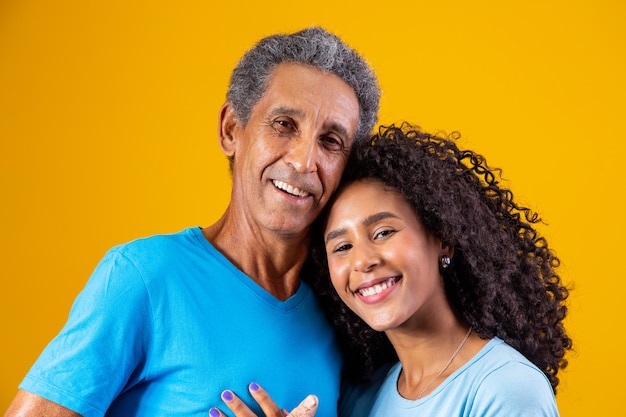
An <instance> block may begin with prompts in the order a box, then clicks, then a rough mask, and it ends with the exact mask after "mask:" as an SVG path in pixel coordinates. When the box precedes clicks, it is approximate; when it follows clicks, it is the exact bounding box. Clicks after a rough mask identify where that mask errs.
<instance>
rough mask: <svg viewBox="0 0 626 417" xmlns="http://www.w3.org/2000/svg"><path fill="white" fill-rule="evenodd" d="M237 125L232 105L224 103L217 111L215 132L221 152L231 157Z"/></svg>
mask: <svg viewBox="0 0 626 417" xmlns="http://www.w3.org/2000/svg"><path fill="white" fill-rule="evenodd" d="M239 125H240V121H239V118H238V117H237V115H236V114H235V110H234V109H233V106H232V105H231V104H230V103H229V102H226V103H224V105H223V106H222V108H221V109H220V113H219V123H218V125H217V126H218V128H217V129H218V132H217V134H218V138H219V142H220V148H221V149H222V152H224V154H225V155H226V156H228V157H229V158H231V159H232V158H233V157H234V156H235V147H236V146H235V145H236V136H237V135H236V130H237V127H238V126H239Z"/></svg>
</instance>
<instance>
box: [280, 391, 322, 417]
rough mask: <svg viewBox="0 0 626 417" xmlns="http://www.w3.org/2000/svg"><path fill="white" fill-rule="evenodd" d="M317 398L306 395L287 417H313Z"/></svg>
mask: <svg viewBox="0 0 626 417" xmlns="http://www.w3.org/2000/svg"><path fill="white" fill-rule="evenodd" d="M317 405H318V403H317V397H316V396H315V395H312V394H311V395H308V396H307V397H306V398H305V399H304V400H302V402H301V403H300V404H298V406H297V407H296V408H294V409H293V410H291V413H289V415H288V416H287V417H313V416H314V415H315V412H316V411H317Z"/></svg>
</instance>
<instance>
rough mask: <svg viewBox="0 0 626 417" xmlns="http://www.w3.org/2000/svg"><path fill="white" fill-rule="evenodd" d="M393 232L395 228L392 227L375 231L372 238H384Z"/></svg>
mask: <svg viewBox="0 0 626 417" xmlns="http://www.w3.org/2000/svg"><path fill="white" fill-rule="evenodd" d="M394 232H395V230H393V229H386V230H381V231H380V232H378V233H376V234H375V235H374V239H382V238H385V237H387V236H389V235H391V234H393V233H394Z"/></svg>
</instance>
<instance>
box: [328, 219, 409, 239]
mask: <svg viewBox="0 0 626 417" xmlns="http://www.w3.org/2000/svg"><path fill="white" fill-rule="evenodd" d="M388 218H394V219H399V217H398V216H396V215H395V214H393V213H390V212H388V211H381V212H380V213H376V214H372V215H371V216H367V217H366V218H365V219H364V220H363V222H362V223H363V224H364V225H365V226H369V225H372V224H374V223H376V222H378V221H381V220H384V219H388ZM346 233H347V230H346V229H345V228H343V227H342V228H339V229H335V230H333V231H331V232H329V233H328V234H327V235H326V241H325V242H326V243H328V242H329V241H330V240H332V239H335V238H338V237H339V236H341V235H345V234H346Z"/></svg>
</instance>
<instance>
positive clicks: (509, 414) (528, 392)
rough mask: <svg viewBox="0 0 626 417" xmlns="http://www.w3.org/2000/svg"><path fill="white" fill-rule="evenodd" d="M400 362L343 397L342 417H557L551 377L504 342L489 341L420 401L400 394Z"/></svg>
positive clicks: (497, 340) (496, 339)
mask: <svg viewBox="0 0 626 417" xmlns="http://www.w3.org/2000/svg"><path fill="white" fill-rule="evenodd" d="M401 369H402V365H401V363H400V362H398V363H396V364H395V365H394V366H393V367H391V369H390V370H389V371H388V372H387V373H386V374H385V375H383V378H384V379H382V378H381V380H382V385H381V380H379V381H378V383H377V382H376V381H375V382H374V383H373V384H371V385H369V386H367V387H352V388H350V389H349V390H347V392H346V394H345V395H344V397H343V398H342V404H341V407H340V410H339V415H340V417H365V416H368V415H369V417H389V416H394V417H416V416H429V417H436V416H441V417H495V416H497V417H502V416H506V417H522V416H524V417H557V416H558V415H559V413H558V411H557V407H556V402H555V398H554V393H553V391H552V387H551V386H550V382H549V381H548V378H546V376H545V375H544V373H543V372H541V371H540V370H539V369H538V368H537V367H536V366H535V365H533V364H532V363H531V362H530V361H528V359H526V358H525V357H524V356H523V355H522V354H520V353H519V352H518V351H517V350H515V349H513V348H512V347H511V346H509V345H507V344H506V343H504V341H502V340H501V339H498V338H494V339H492V340H490V341H489V342H488V343H487V344H486V345H485V346H484V347H483V348H482V349H481V350H480V351H479V352H478V353H477V354H476V355H475V356H474V357H473V358H472V359H471V360H470V361H469V362H467V363H466V364H465V365H463V366H462V367H461V368H459V369H457V370H456V371H455V372H454V373H452V374H451V375H450V376H449V377H448V378H446V379H445V380H444V381H443V382H442V383H441V384H440V385H439V386H438V387H437V388H435V390H434V391H432V392H431V393H430V394H428V395H426V396H425V397H423V398H421V399H419V400H407V399H405V398H403V397H401V396H400V394H399V393H398V389H397V381H398V377H399V375H400V371H401Z"/></svg>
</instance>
